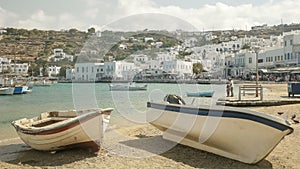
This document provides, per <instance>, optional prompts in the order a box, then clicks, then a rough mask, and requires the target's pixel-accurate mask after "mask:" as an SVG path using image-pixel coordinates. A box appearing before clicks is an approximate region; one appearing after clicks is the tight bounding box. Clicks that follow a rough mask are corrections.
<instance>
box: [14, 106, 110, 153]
mask: <svg viewBox="0 0 300 169" xmlns="http://www.w3.org/2000/svg"><path fill="white" fill-rule="evenodd" d="M112 111H113V109H112V108H106V109H89V110H79V111H76V110H70V111H52V112H46V113H42V114H41V115H39V116H37V117H34V118H32V119H27V118H24V119H20V120H16V121H13V122H12V125H13V126H14V127H15V129H16V131H17V133H18V135H19V136H20V138H21V139H22V140H23V141H24V143H26V144H27V145H29V146H30V147H32V148H33V149H36V150H44V151H55V150H60V149H65V148H71V147H89V148H91V149H92V150H93V151H98V150H99V146H100V142H101V140H102V137H103V134H104V131H105V129H106V127H107V125H108V123H109V118H110V114H111V112H112Z"/></svg>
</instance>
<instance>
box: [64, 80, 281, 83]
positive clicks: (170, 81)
mask: <svg viewBox="0 0 300 169" xmlns="http://www.w3.org/2000/svg"><path fill="white" fill-rule="evenodd" d="M130 82H135V83H173V84H178V83H180V84H181V83H184V84H225V83H226V80H224V79H222V80H218V79H211V80H135V81H128V80H97V81H76V80H59V81H58V83H130ZM234 83H235V84H256V82H255V81H244V80H235V81H234ZM258 83H259V84H284V83H287V82H275V81H259V82H258Z"/></svg>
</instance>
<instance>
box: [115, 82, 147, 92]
mask: <svg viewBox="0 0 300 169" xmlns="http://www.w3.org/2000/svg"><path fill="white" fill-rule="evenodd" d="M109 90H115V91H137V90H147V84H145V85H136V84H135V83H128V84H109Z"/></svg>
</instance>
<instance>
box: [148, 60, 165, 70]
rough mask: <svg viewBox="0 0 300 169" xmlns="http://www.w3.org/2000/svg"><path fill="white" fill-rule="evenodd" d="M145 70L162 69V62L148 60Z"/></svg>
mask: <svg viewBox="0 0 300 169" xmlns="http://www.w3.org/2000/svg"><path fill="white" fill-rule="evenodd" d="M147 65H148V66H147V69H162V62H161V61H159V60H149V61H148V62H147Z"/></svg>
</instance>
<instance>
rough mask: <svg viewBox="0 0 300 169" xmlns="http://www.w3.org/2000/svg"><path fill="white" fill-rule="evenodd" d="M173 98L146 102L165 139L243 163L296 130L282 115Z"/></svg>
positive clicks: (252, 160) (255, 158)
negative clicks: (196, 103) (194, 103)
mask: <svg viewBox="0 0 300 169" xmlns="http://www.w3.org/2000/svg"><path fill="white" fill-rule="evenodd" d="M174 98H176V96H175V97H174V96H173V99H172V98H171V97H169V96H168V97H167V98H166V101H164V102H148V103H147V107H148V111H147V121H148V122H149V123H150V124H152V125H153V126H155V127H157V128H158V129H160V130H161V131H163V138H164V139H168V140H171V141H174V142H178V143H181V144H184V145H187V146H191V147H194V148H197V149H201V150H204V151H208V152H211V153H214V154H218V155H220V156H224V157H227V158H231V159H234V160H238V161H241V162H244V163H250V164H252V163H257V162H259V161H260V160H262V159H264V158H265V157H266V156H267V155H268V154H269V153H270V152H271V151H272V150H273V149H274V148H275V146H276V145H277V144H279V142H280V141H281V140H282V139H283V138H284V137H285V136H286V135H288V134H290V133H292V132H293V128H292V127H290V125H289V123H288V122H287V121H286V120H284V119H281V118H277V117H273V116H270V115H266V114H262V113H259V112H255V111H251V110H247V109H241V108H231V107H221V106H212V107H209V106H199V107H196V106H192V105H184V101H183V100H182V99H181V98H180V97H177V99H178V100H176V99H174ZM174 103H177V104H174Z"/></svg>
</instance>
